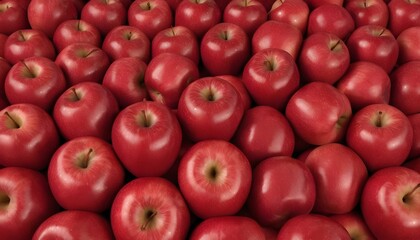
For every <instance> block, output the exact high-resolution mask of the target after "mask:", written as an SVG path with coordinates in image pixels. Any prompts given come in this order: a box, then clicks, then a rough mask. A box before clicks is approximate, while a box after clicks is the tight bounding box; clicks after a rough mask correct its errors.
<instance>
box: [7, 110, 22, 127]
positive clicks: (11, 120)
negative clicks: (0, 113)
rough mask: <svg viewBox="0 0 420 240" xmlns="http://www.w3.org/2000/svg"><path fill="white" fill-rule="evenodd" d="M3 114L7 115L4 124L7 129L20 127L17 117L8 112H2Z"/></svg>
mask: <svg viewBox="0 0 420 240" xmlns="http://www.w3.org/2000/svg"><path fill="white" fill-rule="evenodd" d="M4 115H6V117H7V121H6V126H7V128H9V129H18V128H20V126H21V124H20V123H19V121H18V120H17V119H14V118H13V117H12V116H11V115H10V113H9V112H7V111H6V112H4Z"/></svg>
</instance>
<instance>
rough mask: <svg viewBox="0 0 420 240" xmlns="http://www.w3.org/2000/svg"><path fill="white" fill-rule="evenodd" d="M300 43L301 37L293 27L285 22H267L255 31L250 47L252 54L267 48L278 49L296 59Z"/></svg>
mask: <svg viewBox="0 0 420 240" xmlns="http://www.w3.org/2000/svg"><path fill="white" fill-rule="evenodd" d="M302 42H303V35H302V33H301V32H300V31H299V29H298V28H296V27H295V26H293V25H291V24H289V23H285V22H278V21H275V20H268V21H266V22H264V23H263V24H261V25H260V27H259V28H258V29H257V30H256V31H255V33H254V35H253V37H252V40H251V45H252V52H253V54H255V53H258V52H260V51H262V50H265V49H269V48H278V49H282V50H284V51H286V52H287V53H289V54H290V55H291V56H292V57H293V58H294V59H296V58H297V57H298V55H299V51H300V48H301V45H302Z"/></svg>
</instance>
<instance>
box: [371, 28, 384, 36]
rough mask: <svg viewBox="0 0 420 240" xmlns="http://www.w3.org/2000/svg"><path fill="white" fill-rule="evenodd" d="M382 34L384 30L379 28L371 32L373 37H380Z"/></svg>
mask: <svg viewBox="0 0 420 240" xmlns="http://www.w3.org/2000/svg"><path fill="white" fill-rule="evenodd" d="M384 33H385V28H381V29H377V30H376V29H375V30H373V32H372V34H373V36H377V37H380V36H382V35H383V34H384Z"/></svg>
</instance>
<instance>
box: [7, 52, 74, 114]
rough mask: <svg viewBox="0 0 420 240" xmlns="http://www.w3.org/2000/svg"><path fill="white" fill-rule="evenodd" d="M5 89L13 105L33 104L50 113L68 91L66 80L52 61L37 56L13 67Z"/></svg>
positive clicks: (8, 75)
mask: <svg viewBox="0 0 420 240" xmlns="http://www.w3.org/2000/svg"><path fill="white" fill-rule="evenodd" d="M4 89H5V93H6V96H7V99H8V100H9V102H10V103H11V104H15V103H31V104H34V105H37V106H39V107H41V108H42V109H44V110H45V111H47V112H49V111H50V110H51V109H52V108H53V106H54V104H55V101H56V100H57V98H58V97H59V96H60V95H61V94H62V93H63V92H64V90H66V79H65V78H64V74H63V72H62V71H61V69H60V67H58V66H57V65H56V64H55V63H54V62H53V61H52V60H51V59H48V58H45V57H36V56H35V57H29V58H26V59H24V60H22V61H20V62H18V63H16V64H15V65H13V66H12V68H11V69H10V71H9V73H8V74H7V77H6V79H5V83H4Z"/></svg>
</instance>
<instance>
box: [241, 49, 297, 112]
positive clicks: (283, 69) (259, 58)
mask: <svg viewBox="0 0 420 240" xmlns="http://www.w3.org/2000/svg"><path fill="white" fill-rule="evenodd" d="M242 81H243V83H244V85H245V87H246V88H247V90H248V92H249V94H250V96H251V97H252V99H253V100H254V101H255V103H256V104H257V105H265V106H271V107H273V108H276V109H279V110H283V109H284V108H285V106H286V104H287V102H288V101H289V99H290V97H291V96H292V95H293V94H294V92H295V91H296V90H297V89H298V88H299V84H300V73H299V69H298V67H297V65H296V62H295V60H294V59H293V57H292V56H291V55H290V54H289V53H287V52H286V51H285V50H282V49H278V48H268V49H265V50H262V51H259V52H257V53H255V54H254V55H253V56H252V57H251V58H250V59H249V60H248V62H247V63H246V65H245V67H244V69H243V72H242Z"/></svg>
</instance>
